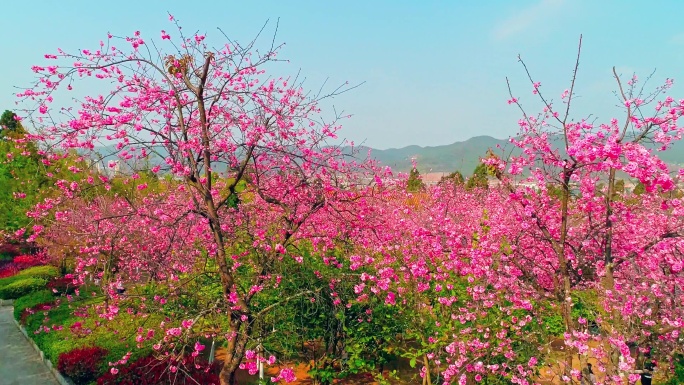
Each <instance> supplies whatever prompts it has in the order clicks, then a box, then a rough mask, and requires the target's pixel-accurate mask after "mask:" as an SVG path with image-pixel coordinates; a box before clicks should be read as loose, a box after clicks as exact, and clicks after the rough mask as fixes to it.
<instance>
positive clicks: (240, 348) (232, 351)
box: [219, 316, 251, 385]
mask: <svg viewBox="0 0 684 385" xmlns="http://www.w3.org/2000/svg"><path fill="white" fill-rule="evenodd" d="M233 317H235V316H233ZM250 332H251V326H250V323H249V320H248V321H247V322H242V321H241V320H240V318H234V319H233V321H232V322H231V327H230V334H231V335H232V337H231V338H230V339H229V340H228V347H227V349H226V350H227V352H226V357H225V358H224V360H223V368H221V373H220V374H219V379H220V380H221V385H237V370H238V368H239V367H240V363H241V362H242V357H244V354H245V349H246V347H247V341H248V340H249V335H250Z"/></svg>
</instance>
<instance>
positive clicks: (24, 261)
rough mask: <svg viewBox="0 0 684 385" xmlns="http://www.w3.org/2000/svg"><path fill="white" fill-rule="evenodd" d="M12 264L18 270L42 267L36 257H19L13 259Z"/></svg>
mask: <svg viewBox="0 0 684 385" xmlns="http://www.w3.org/2000/svg"><path fill="white" fill-rule="evenodd" d="M14 264H15V265H17V266H18V267H19V268H20V269H26V268H28V267H33V266H39V265H42V264H43V262H42V261H41V260H40V259H39V258H38V257H35V256H33V255H19V256H17V257H14Z"/></svg>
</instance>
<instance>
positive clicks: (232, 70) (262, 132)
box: [18, 16, 368, 384]
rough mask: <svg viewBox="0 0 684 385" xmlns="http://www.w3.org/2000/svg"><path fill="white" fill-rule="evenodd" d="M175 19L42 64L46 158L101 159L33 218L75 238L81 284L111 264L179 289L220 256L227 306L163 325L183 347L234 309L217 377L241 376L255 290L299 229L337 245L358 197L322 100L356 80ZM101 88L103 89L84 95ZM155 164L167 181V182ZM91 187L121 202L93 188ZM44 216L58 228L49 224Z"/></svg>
mask: <svg viewBox="0 0 684 385" xmlns="http://www.w3.org/2000/svg"><path fill="white" fill-rule="evenodd" d="M169 18H170V20H171V21H172V22H173V23H174V25H176V32H175V33H167V32H166V31H161V41H160V42H158V43H154V42H152V41H151V40H148V39H144V38H143V37H142V36H141V34H140V33H139V32H135V33H134V34H133V35H131V36H127V37H121V38H120V37H115V36H113V35H111V34H109V35H108V37H107V39H105V40H104V41H101V42H100V44H99V46H97V47H96V48H94V49H91V50H87V49H82V50H79V51H78V52H76V53H68V52H65V51H62V50H58V51H57V53H56V54H47V55H45V58H46V59H47V60H48V61H49V62H48V64H45V65H43V66H34V67H33V70H34V72H35V73H36V74H38V81H37V82H36V84H35V86H33V87H31V88H29V89H26V90H24V91H23V92H21V93H20V94H19V95H18V96H19V97H20V98H22V99H23V100H24V101H25V102H29V103H30V102H32V103H35V106H36V107H35V109H27V110H26V111H25V115H26V118H25V119H26V120H28V122H29V123H26V124H29V125H30V126H32V127H34V130H33V135H32V138H33V139H35V140H38V141H39V142H40V143H41V144H42V154H43V155H44V162H45V163H47V164H49V163H51V162H55V161H57V160H58V159H59V158H60V157H62V156H63V154H66V153H68V152H70V151H72V152H73V151H76V152H78V153H79V154H81V155H82V156H83V157H84V158H88V159H90V160H91V161H92V163H91V165H90V167H81V168H79V167H73V168H70V171H71V172H73V174H74V175H76V176H77V177H75V178H74V181H72V182H69V183H67V182H66V181H65V180H57V181H55V184H56V186H57V187H58V189H59V191H60V194H59V195H58V196H56V197H52V198H50V199H49V200H46V201H45V202H43V203H41V204H40V205H38V206H37V207H36V208H35V210H33V212H32V213H31V214H32V216H33V217H34V218H36V220H37V221H38V223H43V224H37V225H36V226H34V229H33V230H34V235H33V236H34V237H41V236H44V238H45V239H48V240H53V241H54V240H56V239H57V238H58V235H61V236H64V235H65V234H66V235H67V236H69V237H74V238H78V242H76V243H77V244H78V245H79V247H78V250H77V252H76V258H77V260H78V262H77V272H79V274H80V275H81V279H85V277H86V276H87V275H89V274H93V273H94V272H97V271H99V272H101V273H103V274H104V275H103V277H104V278H108V277H109V279H112V280H128V281H129V282H130V283H131V284H133V283H135V282H139V281H140V279H143V278H148V279H154V280H168V281H170V282H175V283H171V284H170V285H172V286H173V287H176V288H177V287H182V286H183V285H184V283H187V282H184V281H183V277H187V276H186V275H187V273H188V272H191V271H193V269H196V268H197V267H198V266H203V267H202V268H203V269H205V268H206V266H207V262H206V260H207V259H208V260H210V261H211V264H214V266H215V270H214V271H213V273H214V274H215V276H217V277H218V278H219V282H220V288H221V293H222V295H221V299H220V301H218V302H217V303H213V304H205V305H206V307H205V308H202V309H194V310H192V311H189V310H188V314H186V315H185V318H187V319H189V320H191V321H188V322H185V321H184V322H183V325H182V326H181V328H180V329H178V330H176V328H173V329H169V330H167V333H166V334H167V336H166V338H164V341H163V343H162V344H161V345H163V346H161V347H160V349H168V350H169V351H178V350H179V347H180V346H183V344H181V343H180V342H179V343H177V344H175V343H174V341H173V340H174V338H175V337H179V338H181V337H187V336H192V335H196V334H197V333H198V332H199V330H194V331H193V325H199V322H198V320H199V319H201V318H202V317H209V315H211V316H213V317H216V316H218V317H219V318H220V317H221V315H223V317H224V320H226V321H225V322H223V321H221V322H223V323H222V325H224V327H225V330H214V332H213V335H216V336H220V337H224V338H225V339H226V341H227V345H226V346H227V348H226V355H225V359H224V366H223V370H222V371H221V383H222V384H234V383H235V381H236V379H235V373H236V371H237V370H238V368H239V367H240V366H241V364H242V362H243V358H244V357H245V355H246V354H248V355H250V357H251V355H253V352H251V351H248V349H249V345H250V343H251V341H250V337H251V334H252V331H253V325H254V323H255V322H256V321H257V320H258V318H259V317H262V316H263V315H264V313H265V312H267V311H268V308H266V309H259V310H258V311H257V310H256V308H255V305H254V299H255V296H257V295H258V293H259V292H260V291H262V290H263V288H264V287H265V286H269V285H275V286H276V287H277V285H278V282H279V277H278V276H276V275H275V274H273V272H274V271H276V270H277V269H276V266H277V265H278V263H279V261H282V259H283V258H295V259H297V258H299V257H298V255H299V254H298V250H299V249H298V247H299V246H298V242H300V240H301V239H306V240H307V244H308V245H311V246H312V247H314V249H316V250H318V252H320V253H324V252H325V251H324V250H325V249H326V247H329V246H332V245H333V242H332V241H330V240H331V239H334V237H335V236H337V235H338V234H339V228H338V227H337V224H338V223H339V222H338V221H337V219H342V218H344V217H345V215H343V214H342V213H343V212H344V210H342V209H340V207H338V205H344V202H347V201H350V200H352V199H354V197H356V196H357V195H358V194H359V191H361V190H359V189H355V188H354V186H355V185H356V184H357V183H358V180H361V179H357V178H356V177H355V175H357V173H361V172H362V171H363V169H367V168H368V167H367V165H366V164H363V163H361V164H357V163H356V162H354V161H353V160H350V159H349V158H347V157H345V156H343V152H342V150H341V148H340V147H338V146H335V145H334V141H335V139H336V138H337V136H336V132H337V131H338V129H339V125H338V123H337V122H338V120H339V119H340V118H342V115H340V114H337V115H336V116H333V117H332V118H331V119H327V120H326V119H324V115H323V114H322V113H321V110H320V108H319V102H320V101H321V100H322V99H326V98H330V97H333V96H336V95H339V94H340V93H342V92H345V91H347V90H349V89H350V87H348V86H346V85H345V86H343V87H340V88H337V89H334V90H333V91H331V92H329V93H321V92H319V93H317V94H313V93H307V92H305V91H304V89H303V88H302V82H301V81H300V80H299V79H298V78H276V77H269V76H268V75H267V74H266V71H265V68H266V67H268V65H269V63H275V62H278V61H279V59H277V52H278V49H279V48H280V46H276V45H275V44H271V45H270V46H267V47H266V49H265V50H262V51H260V50H259V49H257V44H258V40H257V39H255V40H254V41H251V42H249V43H248V44H246V45H241V44H239V43H237V42H235V41H232V40H230V39H228V38H227V36H225V35H223V37H225V40H226V43H225V44H221V45H220V46H217V47H216V48H212V47H211V46H210V45H209V43H207V40H205V35H202V34H199V33H194V34H190V35H185V34H184V33H183V30H182V29H181V28H180V26H178V25H177V24H175V20H174V18H173V17H172V16H170V17H169ZM172 35H174V36H172ZM90 83H93V84H96V85H97V87H100V88H97V89H102V90H103V91H105V90H106V91H105V92H103V93H102V94H90V93H89V92H87V91H85V92H82V95H81V94H79V93H78V91H79V85H80V84H84V85H88V84H90ZM84 88H85V89H88V87H87V86H84ZM70 95H73V99H72V101H71V102H70V101H69V99H71V98H72V97H70ZM79 95H80V96H79ZM53 105H55V106H57V107H52V106H53ZM331 143H333V144H331ZM103 151H105V152H106V154H105V155H104V156H102V155H101V154H100V153H101V152H103ZM98 155H100V156H98ZM98 163H99V164H104V165H105V166H106V167H105V170H104V171H103V170H100V171H97V170H96V167H95V165H96V164H98ZM107 169H108V170H109V172H105V171H106V170H107ZM116 169H118V174H117V173H115V172H114V170H116ZM143 175H147V176H155V175H156V176H157V177H156V178H157V179H159V180H161V182H160V183H158V186H157V189H156V190H155V191H151V189H152V186H151V182H148V181H145V180H144V178H142V176H143ZM117 185H118V186H120V187H121V188H120V191H117V192H114V190H116V188H115V187H116V186H117ZM94 188H97V189H100V191H110V194H109V197H108V198H95V199H86V198H84V196H85V195H86V194H87V192H88V191H91V190H92V189H94ZM70 202H71V203H70ZM323 218H325V219H323ZM44 223H50V224H52V225H53V226H52V227H51V229H50V232H49V233H48V232H46V230H44V227H45V225H44ZM313 224H315V226H314V225H313ZM323 234H325V236H322V235H323ZM203 261H204V262H203ZM112 268H114V270H115V272H116V275H113V274H110V272H111V271H112ZM201 272H202V273H206V271H204V270H202V271H201ZM96 274H98V273H96ZM187 279H188V280H192V279H197V276H196V275H195V276H192V277H191V278H187ZM169 292H170V293H172V292H173V290H171V291H169ZM110 294H111V295H112V299H113V300H116V298H117V297H116V295H115V294H116V293H110ZM305 294H306V293H295V294H293V296H292V297H294V296H301V295H305ZM292 297H288V298H283V299H282V301H281V303H286V302H287V301H288V300H289V299H290V298H292ZM274 306H275V305H274ZM271 308H272V307H271ZM111 309H117V308H116V307H113V306H108V307H106V308H105V309H103V311H104V312H107V311H110V310H111ZM219 323H220V322H219ZM219 329H220V328H219ZM181 330H182V331H183V332H182V333H181V332H180V331H181ZM282 377H283V379H289V377H291V371H284V372H283V374H282Z"/></svg>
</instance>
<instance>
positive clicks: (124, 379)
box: [97, 357, 221, 385]
mask: <svg viewBox="0 0 684 385" xmlns="http://www.w3.org/2000/svg"><path fill="white" fill-rule="evenodd" d="M172 364H173V362H171V361H168V360H165V361H160V360H158V359H156V358H154V357H144V358H141V359H139V360H137V361H135V362H133V363H132V364H130V365H127V366H124V367H120V368H118V372H117V373H116V374H112V373H111V372H107V373H105V374H104V375H103V376H102V377H100V378H98V379H97V384H98V385H109V384H119V385H152V384H178V385H191V384H193V385H194V384H206V385H209V384H215V385H218V384H219V383H220V381H219V372H220V371H221V366H220V364H219V363H218V362H214V363H213V364H211V366H209V370H208V371H207V370H206V369H207V364H206V363H201V364H200V369H196V368H195V365H194V363H193V362H192V361H190V360H188V361H186V365H183V370H177V371H176V372H175V373H174V372H172V371H171V366H172ZM198 364H199V362H198Z"/></svg>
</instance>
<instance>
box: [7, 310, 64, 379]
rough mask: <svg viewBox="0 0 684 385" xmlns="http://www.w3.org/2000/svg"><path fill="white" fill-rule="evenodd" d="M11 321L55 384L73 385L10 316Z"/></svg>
mask: <svg viewBox="0 0 684 385" xmlns="http://www.w3.org/2000/svg"><path fill="white" fill-rule="evenodd" d="M2 304H3V303H0V305H2ZM4 306H9V305H4ZM12 320H13V321H14V324H15V325H17V328H18V329H19V331H21V334H23V335H24V337H26V339H27V340H28V341H29V342H30V343H31V346H33V349H35V350H36V352H37V353H38V354H40V359H41V360H42V361H43V364H45V366H47V368H48V370H49V371H50V373H52V376H53V377H55V379H56V380H57V382H59V383H60V385H74V383H73V382H72V381H71V380H70V379H68V378H66V377H64V376H63V375H62V373H60V372H59V371H58V370H57V369H55V368H53V367H52V362H51V361H50V360H48V359H47V358H45V354H44V353H43V352H42V351H41V350H40V348H39V347H38V345H36V343H35V342H33V340H32V339H31V338H30V337H29V335H28V333H27V332H26V329H25V328H24V327H23V326H21V324H19V322H17V320H16V319H15V318H14V316H12Z"/></svg>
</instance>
